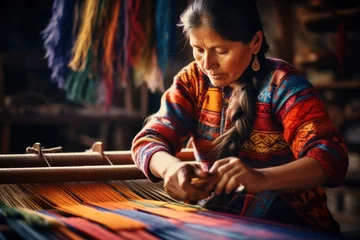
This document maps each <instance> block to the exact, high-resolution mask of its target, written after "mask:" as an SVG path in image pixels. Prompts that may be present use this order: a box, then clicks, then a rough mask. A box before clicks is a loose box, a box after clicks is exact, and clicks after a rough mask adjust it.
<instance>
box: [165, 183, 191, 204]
mask: <svg viewBox="0 0 360 240" xmlns="http://www.w3.org/2000/svg"><path fill="white" fill-rule="evenodd" d="M165 191H166V192H167V193H168V194H169V196H170V197H172V198H174V199H176V200H181V201H182V200H185V198H186V192H185V191H183V190H182V189H181V188H178V187H176V186H174V185H168V186H167V187H166V188H165Z"/></svg>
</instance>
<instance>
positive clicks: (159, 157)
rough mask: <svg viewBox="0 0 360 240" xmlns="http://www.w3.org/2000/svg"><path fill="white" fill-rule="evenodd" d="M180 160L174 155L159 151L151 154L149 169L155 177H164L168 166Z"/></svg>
mask: <svg viewBox="0 0 360 240" xmlns="http://www.w3.org/2000/svg"><path fill="white" fill-rule="evenodd" d="M179 162H181V161H180V160H179V159H177V158H176V157H174V156H172V155H171V154H169V153H167V152H163V151H159V152H156V153H154V154H153V156H152V157H151V159H150V171H151V172H152V173H153V174H154V175H155V176H157V177H160V178H162V179H164V177H165V174H166V172H167V171H168V169H169V167H170V166H171V165H173V164H174V163H179Z"/></svg>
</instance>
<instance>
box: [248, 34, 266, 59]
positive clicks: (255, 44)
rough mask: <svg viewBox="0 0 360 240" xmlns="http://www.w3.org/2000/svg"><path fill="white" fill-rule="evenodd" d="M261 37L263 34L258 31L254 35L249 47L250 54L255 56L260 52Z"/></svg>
mask: <svg viewBox="0 0 360 240" xmlns="http://www.w3.org/2000/svg"><path fill="white" fill-rule="evenodd" d="M263 36H264V34H263V32H262V31H261V30H259V31H257V32H256V33H255V36H254V37H253V39H252V40H251V44H250V47H251V52H252V53H253V54H257V53H258V52H259V51H260V48H261V44H262V41H263Z"/></svg>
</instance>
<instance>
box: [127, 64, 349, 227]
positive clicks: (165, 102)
mask: <svg viewBox="0 0 360 240" xmlns="http://www.w3.org/2000/svg"><path fill="white" fill-rule="evenodd" d="M267 60H268V61H269V64H270V72H269V74H268V75H267V76H266V77H265V79H264V80H263V81H262V83H261V86H260V87H259V92H258V96H257V102H256V115H255V119H254V123H253V128H252V132H251V133H250V137H249V139H248V140H247V141H246V142H245V143H244V145H243V146H242V149H241V150H240V152H239V155H238V157H239V158H240V159H241V160H242V161H243V162H245V163H246V164H248V165H249V166H251V167H254V168H266V167H271V166H278V165H282V164H286V163H289V162H291V161H296V159H299V158H302V157H305V156H307V157H312V158H314V159H316V160H317V161H318V162H319V163H320V165H321V167H322V168H323V170H324V171H325V172H326V174H327V176H328V180H327V183H326V186H325V187H335V186H337V185H338V184H340V183H342V182H343V181H344V179H345V176H346V172H347V167H348V156H347V149H346V146H345V144H344V142H343V139H342V137H341V135H340V133H339V131H338V129H337V128H336V127H335V126H334V124H333V122H332V121H331V119H330V117H329V116H328V114H327V112H326V110H325V106H324V104H323V102H322V101H321V99H320V97H319V95H318V92H317V91H316V89H315V88H314V87H313V86H312V85H311V84H310V83H309V82H308V81H307V80H306V79H305V78H304V77H302V76H301V75H300V74H299V73H298V71H296V69H295V68H293V67H292V66H291V65H289V64H288V63H286V62H284V61H281V60H279V59H270V58H269V59H267ZM231 92H232V89H231V87H224V88H218V87H214V86H213V85H212V84H211V82H210V80H209V79H208V77H207V76H206V75H204V74H203V73H202V71H201V70H200V69H199V68H198V67H197V65H196V63H195V62H192V63H190V64H189V65H188V66H186V67H185V68H183V69H182V70H181V71H180V72H179V73H178V74H177V75H176V76H175V78H174V82H173V84H172V86H171V87H170V88H169V89H168V90H167V91H166V92H165V93H164V94H163V96H162V99H161V107H160V109H159V111H158V112H157V113H156V114H155V115H154V117H153V118H152V119H151V121H149V122H148V123H147V124H146V125H145V126H144V128H143V129H142V130H141V131H140V132H139V133H138V134H137V136H136V137H135V138H134V140H133V144H132V154H133V159H134V162H135V163H136V164H137V166H138V167H139V168H140V169H141V170H142V171H143V172H144V173H145V175H146V176H147V177H148V178H149V179H150V180H152V181H159V180H160V179H158V178H156V177H155V176H154V175H152V174H151V172H150V171H149V159H150V158H151V156H152V155H153V154H154V153H155V152H157V151H166V152H169V153H171V154H176V153H177V152H179V151H180V150H181V148H182V147H183V144H184V141H186V140H187V139H188V138H189V137H193V144H194V148H195V149H194V151H195V158H196V160H197V161H200V162H201V164H202V166H203V167H204V168H209V167H210V166H211V165H212V163H213V159H214V158H213V156H209V155H208V152H210V151H209V149H211V147H212V142H213V140H214V139H216V138H217V137H218V136H219V135H220V134H221V133H223V132H224V131H226V130H227V129H228V128H230V127H231V124H232V123H231V120H230V119H229V117H228V116H229V114H228V111H229V109H228V103H229V99H230V97H231ZM275 195H280V196H281V197H282V198H283V199H284V200H285V201H286V202H287V203H288V204H289V205H290V206H291V207H293V208H294V209H295V210H296V211H297V212H298V214H299V215H300V216H301V217H302V218H303V219H304V220H305V221H306V222H307V223H308V224H309V225H310V226H313V227H314V228H319V229H331V228H332V227H333V226H332V224H333V222H332V217H331V214H330V212H329V210H328V208H327V204H326V195H325V192H324V189H323V188H322V187H318V188H315V189H307V190H298V189H292V190H282V191H265V192H262V193H258V194H257V197H256V198H255V199H254V201H253V203H252V205H251V206H249V207H248V208H249V209H248V211H247V213H245V214H244V215H246V216H250V217H258V218H261V217H262V216H264V214H265V213H264V211H265V210H264V207H262V204H269V202H271V201H272V199H273V198H274V196H275Z"/></svg>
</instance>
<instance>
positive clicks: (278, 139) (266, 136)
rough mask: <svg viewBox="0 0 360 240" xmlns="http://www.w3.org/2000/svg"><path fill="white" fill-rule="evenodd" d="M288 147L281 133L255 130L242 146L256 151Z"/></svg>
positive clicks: (261, 151)
mask: <svg viewBox="0 0 360 240" xmlns="http://www.w3.org/2000/svg"><path fill="white" fill-rule="evenodd" d="M287 147H288V144H287V143H286V141H285V139H284V136H283V134H282V133H272V132H255V131H253V132H252V133H251V135H250V139H249V140H247V141H246V142H245V143H244V145H243V148H244V149H246V150H250V151H253V152H256V153H269V152H272V151H280V150H283V149H285V148H287Z"/></svg>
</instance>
